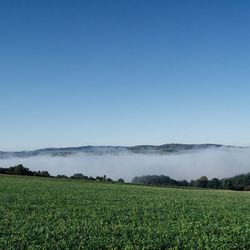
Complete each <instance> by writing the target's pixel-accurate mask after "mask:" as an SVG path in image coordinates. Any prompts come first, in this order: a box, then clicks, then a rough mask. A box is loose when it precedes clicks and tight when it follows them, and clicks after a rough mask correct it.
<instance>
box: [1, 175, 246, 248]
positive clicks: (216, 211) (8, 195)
mask: <svg viewBox="0 0 250 250" xmlns="http://www.w3.org/2000/svg"><path fill="white" fill-rule="evenodd" d="M0 249H250V193H248V192H232V191H218V190H216V191H211V190H196V189H175V188H157V187H145V186H133V185H124V184H106V183H96V182H92V183H91V182H84V181H76V180H60V179H49V178H39V177H18V176H0Z"/></svg>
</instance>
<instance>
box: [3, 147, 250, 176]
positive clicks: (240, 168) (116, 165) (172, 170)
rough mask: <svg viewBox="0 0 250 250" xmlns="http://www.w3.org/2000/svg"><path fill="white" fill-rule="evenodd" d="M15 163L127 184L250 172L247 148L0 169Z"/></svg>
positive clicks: (59, 159)
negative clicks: (136, 180) (143, 177)
mask: <svg viewBox="0 0 250 250" xmlns="http://www.w3.org/2000/svg"><path fill="white" fill-rule="evenodd" d="M17 164H23V165H24V166H25V167H28V168H29V169H30V170H32V171H36V170H48V171H49V173H50V174H51V175H57V174H64V175H68V176H71V175H73V174H74V173H82V174H84V175H87V176H93V177H96V176H102V175H104V174H106V175H107V177H110V178H112V179H114V180H116V179H118V178H124V179H125V180H126V181H131V180H132V178H133V177H134V176H141V175H151V174H156V175H160V174H164V175H168V176H170V177H171V178H174V179H177V180H182V179H187V180H191V179H197V178H199V177H200V176H202V175H206V176H207V177H208V178H212V177H217V178H224V177H231V176H234V175H237V174H241V173H247V172H250V149H246V148H245V149H244V148H233V149H228V148H227V149H225V148H220V149H207V150H202V151H191V152H190V151H189V152H182V153H176V154H173V153H172V154H168V155H157V154H154V155H152V154H134V153H121V154H118V155H112V154H106V155H89V154H86V153H78V154H75V155H71V156H67V157H63V156H37V157H29V158H9V159H1V160H0V167H9V166H14V165H17Z"/></svg>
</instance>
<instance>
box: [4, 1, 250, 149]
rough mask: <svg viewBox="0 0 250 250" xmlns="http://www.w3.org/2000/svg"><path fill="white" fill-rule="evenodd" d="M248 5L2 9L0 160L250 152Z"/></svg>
mask: <svg viewBox="0 0 250 250" xmlns="http://www.w3.org/2000/svg"><path fill="white" fill-rule="evenodd" d="M249 10H250V2H249V1H247V0H245V1H244V0H241V1H235V0H211V1H201V0H196V1H192V0H190V1H186V0H182V1H181V0H180V1H174V0H171V1H168V0H162V1H160V0H156V1H153V0H150V1H149V0H123V1H122V0H113V1H109V0H105V1H103V0H100V1H96V0H89V1H83V0H82V1H80V0H72V1H71V0H67V1H65V0H41V1H32V0H29V1H28V0H22V1H20V0H11V1H7V0H5V1H1V2H0V31H1V38H0V150H21V149H35V148H41V147H52V146H55V147H59V146H79V145H88V144H92V145H136V144H163V143H171V142H179V143H223V144H235V145H249V144H250V131H249V130H250V115H249V112H250V111H249V108H250V32H249V24H250V15H249Z"/></svg>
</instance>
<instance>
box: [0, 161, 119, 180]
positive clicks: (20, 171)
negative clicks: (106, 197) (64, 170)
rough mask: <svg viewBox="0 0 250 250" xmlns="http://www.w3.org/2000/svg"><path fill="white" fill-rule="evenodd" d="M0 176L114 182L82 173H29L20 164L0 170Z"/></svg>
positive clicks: (27, 169) (103, 177)
mask: <svg viewBox="0 0 250 250" xmlns="http://www.w3.org/2000/svg"><path fill="white" fill-rule="evenodd" d="M0 174H10V175H26V176H39V177H51V178H64V179H68V178H69V179H77V180H89V181H104V182H114V181H113V180H112V179H111V178H107V176H106V175H103V176H96V177H95V178H94V177H92V176H86V175H83V174H82V173H76V174H73V175H72V176H70V177H68V176H67V175H57V176H52V175H50V174H49V172H48V171H31V170H30V169H29V168H25V167H24V166H23V165H22V164H19V165H17V166H13V167H9V168H0ZM117 182H119V183H124V180H123V179H122V178H120V179H118V180H117Z"/></svg>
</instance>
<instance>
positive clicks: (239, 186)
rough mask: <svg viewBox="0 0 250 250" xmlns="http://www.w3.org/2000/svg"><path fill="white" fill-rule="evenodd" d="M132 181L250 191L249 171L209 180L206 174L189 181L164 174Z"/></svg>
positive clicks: (148, 183)
mask: <svg viewBox="0 0 250 250" xmlns="http://www.w3.org/2000/svg"><path fill="white" fill-rule="evenodd" d="M132 183H136V184H146V185H159V186H185V187H199V188H214V189H229V190H237V191H250V173H247V174H241V175H237V176H234V177H231V178H223V179H218V178H212V179H211V180H209V179H208V178H207V177H206V176H201V177H200V178H198V179H196V180H191V181H190V182H188V181H187V180H182V181H177V180H174V179H172V178H170V177H169V176H165V175H145V176H136V177H134V178H133V180H132Z"/></svg>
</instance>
